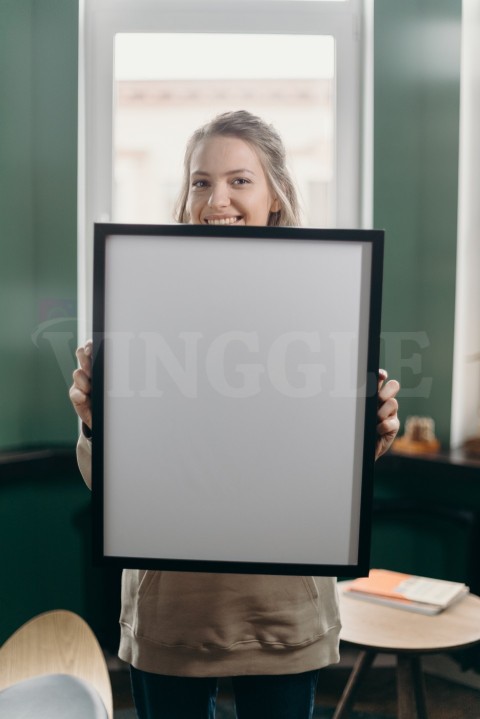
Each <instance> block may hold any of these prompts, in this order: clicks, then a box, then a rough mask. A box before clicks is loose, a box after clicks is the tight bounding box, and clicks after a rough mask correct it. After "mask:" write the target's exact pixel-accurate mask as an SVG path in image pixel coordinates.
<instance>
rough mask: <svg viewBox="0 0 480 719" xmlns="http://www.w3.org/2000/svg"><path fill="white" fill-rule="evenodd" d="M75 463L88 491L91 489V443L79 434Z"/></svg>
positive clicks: (82, 434)
mask: <svg viewBox="0 0 480 719" xmlns="http://www.w3.org/2000/svg"><path fill="white" fill-rule="evenodd" d="M77 462H78V468H79V469H80V473H81V475H82V477H83V479H84V482H85V484H86V485H87V487H89V489H91V488H92V442H91V440H90V439H87V437H86V436H85V435H84V433H83V432H81V434H80V437H79V438H78V442H77Z"/></svg>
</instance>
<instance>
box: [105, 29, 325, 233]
mask: <svg viewBox="0 0 480 719" xmlns="http://www.w3.org/2000/svg"><path fill="white" fill-rule="evenodd" d="M334 58H335V45H334V40H333V38H332V37H327V36H318V35H315V36H294V35H231V34H228V35H224V34H216V35H213V34H132V33H129V34H120V35H117V37H116V40H115V103H114V158H113V173H114V183H113V205H114V207H113V219H114V221H115V222H140V223H144V222H146V223H168V222H172V221H173V208H174V205H175V200H176V197H177V193H178V191H179V188H180V183H181V175H182V163H183V154H184V149H185V145H186V142H187V140H188V138H189V137H190V135H191V134H192V133H193V131H194V130H196V129H197V127H199V126H200V125H202V124H204V123H205V122H208V121H209V120H210V119H212V117H214V116H215V115H217V114H219V113H221V112H226V111H229V110H237V109H245V110H249V111H250V112H253V113H255V114H257V115H260V117H262V118H263V119H264V120H266V121H267V122H270V123H272V124H273V125H274V126H275V127H276V129H277V130H278V131H279V132H280V134H281V136H282V138H283V140H284V143H285V146H286V149H287V156H288V164H289V167H290V169H291V171H292V175H293V177H294V179H295V181H296V183H297V187H298V190H299V194H300V198H301V202H302V207H303V211H304V223H305V224H306V225H311V226H332V225H333V224H334V217H333V201H334V186H335V168H334V161H335V63H334Z"/></svg>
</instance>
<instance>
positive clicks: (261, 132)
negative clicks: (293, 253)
mask: <svg viewBox="0 0 480 719" xmlns="http://www.w3.org/2000/svg"><path fill="white" fill-rule="evenodd" d="M215 135H224V136H229V137H238V138H239V139H240V140H243V141H244V142H247V143H248V144H249V145H250V146H251V147H253V148H254V150H256V152H257V154H258V157H259V160H260V162H261V163H262V167H263V170H264V172H265V175H266V177H267V181H268V183H269V185H270V189H271V191H272V192H273V194H274V195H275V197H276V198H277V200H278V201H279V203H280V210H278V212H271V213H270V217H269V218H268V222H267V225H270V226H277V227H278V226H287V227H296V226H299V225H300V224H301V220H300V205H299V202H298V197H297V192H296V190H295V185H294V183H293V180H292V178H291V176H290V173H289V171H288V169H287V166H286V153H285V147H284V145H283V142H282V139H281V137H280V135H279V134H278V132H277V131H276V130H275V129H274V127H273V126H272V125H268V124H267V123H266V122H265V121H264V120H262V119H261V118H260V117H257V116H256V115H252V114H251V113H250V112H247V111H246V110H236V111H234V112H225V113H223V114H222V115H217V117H214V118H213V120H211V121H210V122H208V123H207V124H206V125H203V127H200V128H199V129H198V130H196V131H195V132H194V133H193V135H192V137H191V138H190V140H189V141H188V143H187V147H186V149H185V157H184V161H183V182H182V187H181V190H180V195H179V198H178V201H177V204H176V210H175V219H176V221H177V222H183V223H186V222H189V220H190V217H189V214H188V210H187V203H188V195H189V190H190V163H191V160H192V154H193V151H194V150H195V148H196V147H197V145H198V144H199V143H200V142H202V140H205V139H207V138H210V137H214V136H215Z"/></svg>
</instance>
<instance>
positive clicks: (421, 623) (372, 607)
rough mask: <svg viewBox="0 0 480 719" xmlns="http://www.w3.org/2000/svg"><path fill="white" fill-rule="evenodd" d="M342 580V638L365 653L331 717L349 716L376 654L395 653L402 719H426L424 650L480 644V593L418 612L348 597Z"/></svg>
mask: <svg viewBox="0 0 480 719" xmlns="http://www.w3.org/2000/svg"><path fill="white" fill-rule="evenodd" d="M348 584H349V582H339V584H338V588H339V598H340V616H341V620H342V631H341V634H340V638H341V639H342V640H343V641H345V642H348V643H349V644H351V645H353V646H355V647H358V648H359V649H360V650H361V652H360V654H359V656H358V659H357V660H356V662H355V665H354V667H353V670H352V673H351V675H350V677H349V680H348V682H347V685H346V687H345V689H344V692H343V694H342V697H341V699H340V702H339V704H338V706H337V709H336V711H335V714H334V716H333V719H346V717H348V715H349V712H350V709H351V708H352V706H353V703H354V700H355V693H356V690H357V689H358V686H359V684H360V682H361V679H362V677H363V676H364V675H365V673H366V672H367V671H368V669H369V667H370V666H371V664H372V662H373V660H374V659H375V656H376V655H377V654H378V653H387V654H395V655H396V656H397V695H398V719H427V708H426V703H425V688H424V683H423V675H422V670H421V662H420V658H421V655H422V654H436V653H440V652H447V651H448V652H452V651H455V650H459V649H465V648H466V647H470V646H472V645H474V644H479V643H480V597H477V596H476V595H474V594H469V595H468V596H467V597H465V598H464V599H462V600H461V601H460V602H458V603H457V604H455V605H454V606H452V607H449V608H448V609H446V610H445V611H443V612H441V613H440V614H437V615H435V616H429V615H425V614H415V613H413V612H407V611H405V610H402V609H396V608H392V607H386V606H382V605H379V604H374V603H372V602H366V601H361V600H359V599H355V598H353V599H352V598H351V597H348V596H347V595H346V594H345V593H344V591H343V590H344V588H345V587H346V586H348Z"/></svg>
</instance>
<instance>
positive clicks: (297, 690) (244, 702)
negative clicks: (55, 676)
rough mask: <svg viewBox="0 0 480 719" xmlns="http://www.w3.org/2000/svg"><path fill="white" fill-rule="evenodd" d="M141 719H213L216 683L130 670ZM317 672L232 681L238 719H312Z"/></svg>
mask: <svg viewBox="0 0 480 719" xmlns="http://www.w3.org/2000/svg"><path fill="white" fill-rule="evenodd" d="M131 678H132V689H133V698H134V700H135V707H136V710H137V716H138V719H214V717H215V702H216V698H217V679H215V678H213V677H212V678H210V677H207V678H205V679H204V678H198V679H197V678H190V677H169V676H164V675H163V674H150V673H148V672H143V671H140V670H139V669H135V668H134V667H131ZM317 679H318V670H316V671H312V672H304V673H303V674H282V675H280V676H273V675H268V676H252V677H250V676H245V677H233V678H232V683H233V690H234V694H235V708H236V715H237V718H238V719H311V717H312V715H313V709H314V705H315V688H316V685H317Z"/></svg>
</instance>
